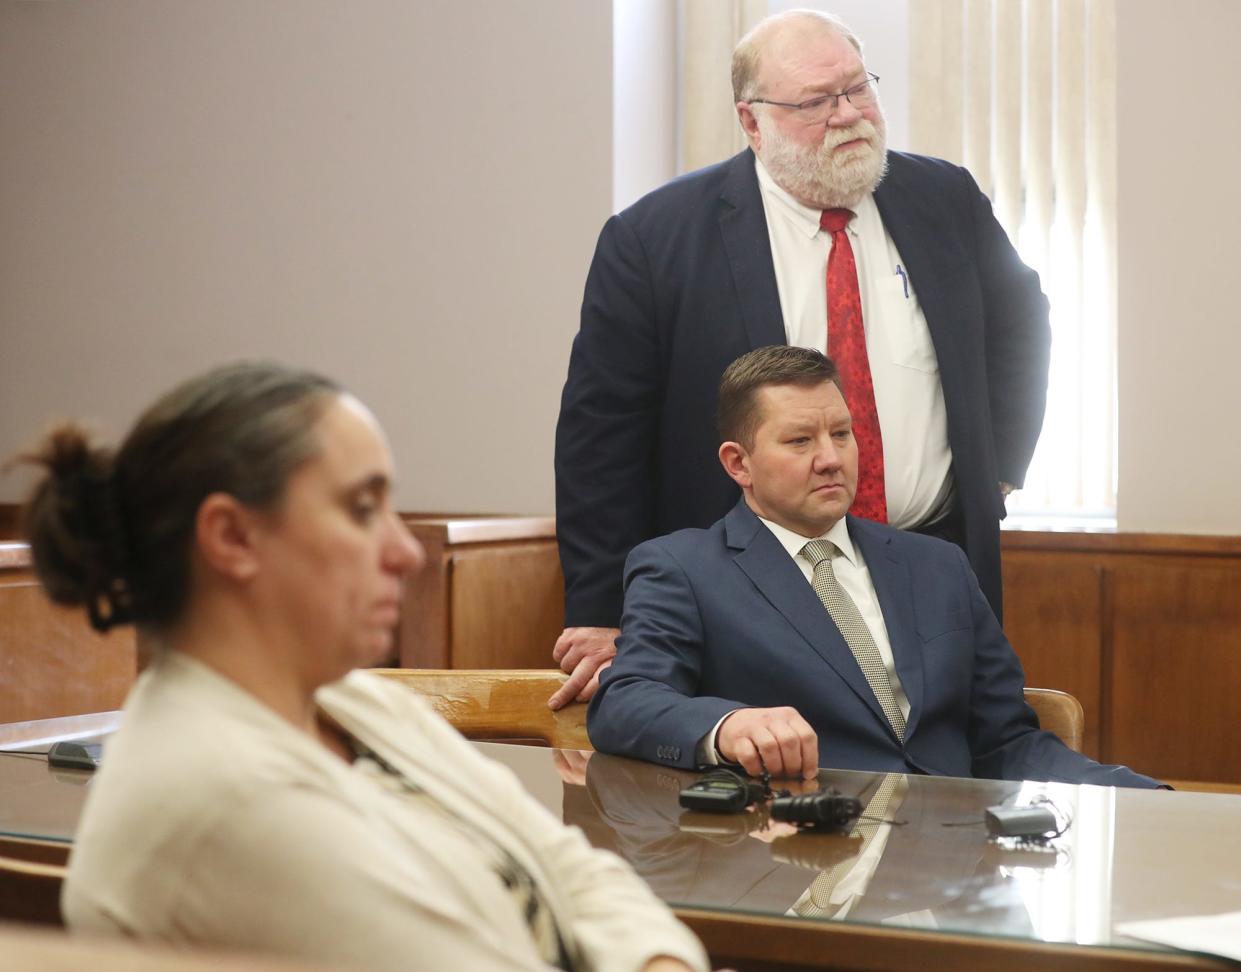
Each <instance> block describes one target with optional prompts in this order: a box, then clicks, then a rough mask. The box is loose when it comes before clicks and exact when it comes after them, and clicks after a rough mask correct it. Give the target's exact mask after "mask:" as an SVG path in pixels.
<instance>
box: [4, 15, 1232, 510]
mask: <svg viewBox="0 0 1241 972" xmlns="http://www.w3.org/2000/svg"><path fill="white" fill-rule="evenodd" d="M618 2H619V3H622V4H627V5H629V6H631V7H632V8H633V11H632V13H633V17H635V18H636V21H634V23H636V25H637V29H635V30H629V32H628V33H627V34H621V33H620V31H621V30H622V29H625V28H623V27H622V20H623V18H622V13H623V11H620V10H618V11H617V17H618V28H617V29H618V34H617V38H616V41H617V47H616V50H617V57H618V58H620V59H621V60H622V61H623V62H624V63H622V64H620V65H619V66H618V76H628V77H629V78H630V81H629V82H628V85H629V88H628V91H629V92H630V94H628V95H627V94H626V93H624V92H621V91H619V90H618V92H617V102H616V105H615V108H614V109H613V101H612V98H613V93H612V82H611V67H612V29H613V21H612V17H613V10H612V5H610V4H604V3H597V2H593V0H592V2H579V0H539V2H538V3H529V4H514V3H509V2H506V0H480V2H476V3H473V4H468V5H466V4H459V3H454V2H449V0H439V2H432V0H420V2H418V3H411V2H407V0H355V2H351V3H344V2H339V0H300V2H299V3H298V4H275V3H265V2H264V3H259V2H251V0H214V2H212V3H210V4H207V3H193V2H189V0H93V2H62V3H23V2H16V0H0V455H7V454H9V453H11V452H12V451H13V450H14V449H16V448H18V447H19V446H21V445H24V444H25V443H27V442H28V441H29V440H30V438H31V437H32V436H33V434H34V433H35V432H37V431H38V430H39V429H40V428H41V427H43V426H44V425H45V423H46V422H47V421H48V420H49V419H50V418H51V417H52V416H55V415H88V416H94V417H96V418H97V419H98V420H99V421H100V424H101V425H103V426H104V427H105V428H106V429H107V430H109V431H112V432H119V431H122V430H123V429H124V427H125V426H126V425H127V424H128V423H129V421H130V420H131V419H132V417H133V415H134V414H135V413H136V411H137V410H138V409H139V408H140V407H141V406H142V405H144V404H146V403H147V402H148V401H149V400H150V399H151V398H152V396H153V395H154V394H156V392H157V391H159V390H161V389H163V388H165V387H167V386H168V385H169V384H170V383H171V382H172V381H174V380H176V379H178V378H180V377H183V376H185V375H187V374H189V373H191V372H194V371H196V370H199V369H200V368H202V367H205V366H206V365H208V364H210V363H213V362H216V361H221V360H225V359H231V358H234V357H237V356H240V355H273V356H279V357H282V358H286V359H289V360H292V361H295V362H298V363H304V364H309V365H312V366H316V367H320V368H323V369H324V370H327V371H329V372H331V373H332V374H335V375H338V376H340V377H341V378H343V379H344V380H345V381H346V382H348V383H350V384H351V385H352V386H353V387H355V389H356V390H357V391H358V392H359V393H360V394H361V395H362V397H363V398H365V399H366V400H367V401H369V402H370V403H371V405H372V406H373V407H374V408H375V409H376V411H377V412H378V413H379V415H380V418H381V420H382V421H383V422H384V424H385V426H386V427H387V428H388V429H389V431H390V433H391V435H392V438H393V442H394V446H395V449H396V452H397V458H398V462H399V463H400V465H401V468H402V471H403V483H402V486H401V489H400V492H399V495H398V502H400V504H401V505H402V506H403V507H405V508H408V509H424V510H425V509H440V510H447V511H467V510H495V511H523V512H551V510H552V485H551V479H552V473H551V453H552V433H553V428H554V423H555V416H556V408H557V400H558V395H559V389H560V385H561V382H562V380H563V373H564V366H565V362H566V361H567V357H568V349H569V344H570V341H571V339H572V335H573V333H574V332H575V330H576V326H577V311H578V305H579V302H580V297H581V288H582V282H583V280H584V277H585V271H586V267H587V265H588V263H589V260H590V255H591V252H592V250H593V246H594V240H595V237H596V234H597V233H598V230H599V227H600V226H601V225H602V222H603V220H604V218H605V217H606V215H607V213H608V212H609V211H611V209H612V205H613V201H614V197H613V191H614V188H615V190H616V193H617V196H616V201H617V203H618V204H623V203H624V202H626V201H628V199H627V198H623V197H631V196H632V195H636V194H637V193H639V192H641V191H644V190H645V189H646V188H649V187H650V186H651V185H653V184H655V183H657V182H658V181H662V174H663V173H664V172H668V174H671V172H670V171H669V166H670V163H669V158H670V156H669V155H668V153H669V152H670V151H672V149H671V148H669V146H672V145H674V144H675V142H674V141H669V140H668V139H667V138H665V137H664V136H663V135H657V134H655V135H653V134H651V132H654V131H655V129H659V130H660V131H666V130H667V126H668V119H669V117H671V115H670V114H669V113H671V112H674V108H673V107H672V106H673V105H674V103H675V100H674V99H675V92H674V85H673V84H672V82H671V81H670V80H669V79H670V78H671V77H672V76H674V71H675V50H674V48H672V47H670V46H669V45H670V44H671V43H672V42H671V41H670V40H669V37H670V36H671V35H670V34H669V30H670V29H672V28H673V27H674V25H672V24H670V21H669V13H668V11H669V8H671V7H672V6H674V5H673V4H672V3H671V2H670V0H667V2H661V0H618ZM907 4H908V0H883V2H882V3H880V2H874V0H841V2H840V3H837V4H835V5H833V7H832V9H835V10H836V11H837V12H838V13H840V14H841V15H842V16H843V17H845V19H846V20H848V21H849V22H850V23H851V24H852V25H853V26H854V27H855V28H856V29H857V30H858V31H859V33H860V34H861V36H862V37H863V38H864V39H865V41H866V44H867V59H868V64H869V65H870V66H871V67H872V69H874V70H875V71H876V72H877V73H879V74H881V75H883V79H884V80H883V88H884V99H885V107H886V110H887V112H888V115H889V125H890V128H891V130H892V136H891V140H892V143H893V145H894V146H897V147H899V146H900V145H901V144H902V141H903V137H904V136H903V134H902V132H903V129H902V128H901V126H902V125H904V124H905V121H904V120H905V119H906V118H907V111H906V109H905V108H904V107H903V105H904V103H905V101H906V100H907V91H906V90H905V89H906V87H907V81H906V80H905V78H904V63H905V55H906V52H907V50H908V43H909V40H908V38H907V31H906V26H905V23H904V20H903V16H902V14H901V11H903V10H906V9H907ZM776 5H778V4H776ZM1117 8H1118V12H1117V16H1118V70H1119V98H1118V102H1119V104H1118V125H1119V157H1120V164H1119V184H1118V192H1119V207H1120V226H1119V229H1120V246H1121V250H1120V268H1119V272H1120V278H1119V282H1120V349H1119V350H1120V385H1119V395H1120V473H1119V475H1120V481H1119V487H1120V497H1119V502H1120V510H1119V520H1120V527H1121V529H1124V530H1139V531H1143V530H1148V531H1149V530H1164V531H1173V532H1180V531H1186V532H1206V533H1223V534H1238V533H1241V513H1239V512H1238V502H1237V494H1238V487H1237V485H1236V484H1237V483H1238V482H1241V447H1239V446H1238V445H1237V444H1236V442H1235V439H1234V435H1233V432H1232V428H1231V425H1232V422H1233V418H1234V416H1236V415H1237V414H1239V413H1241V390H1239V389H1241V382H1239V381H1238V380H1237V378H1236V377H1235V372H1236V370H1237V362H1238V361H1241V327H1239V326H1238V325H1237V322H1236V321H1235V319H1234V318H1235V310H1234V304H1235V300H1234V298H1233V296H1232V288H1231V284H1232V282H1233V281H1234V280H1235V279H1236V277H1237V271H1236V268H1235V263H1236V261H1235V260H1234V259H1233V257H1232V252H1231V251H1232V249H1233V247H1232V246H1231V245H1230V237H1231V236H1232V235H1234V234H1233V232H1232V230H1233V227H1234V226H1235V225H1237V224H1238V223H1241V181H1238V180H1237V179H1236V178H1235V177H1234V175H1233V170H1234V169H1235V168H1236V162H1237V159H1238V157H1239V156H1241V130H1239V129H1238V126H1237V124H1236V121H1235V105H1236V104H1237V103H1238V102H1241V63H1239V62H1238V61H1237V59H1236V57H1235V54H1234V52H1233V51H1232V50H1231V47H1232V46H1234V45H1233V44H1232V39H1233V38H1235V37H1237V36H1241V4H1237V3H1235V2H1233V0H1194V2H1192V3H1185V4H1181V5H1178V6H1177V7H1176V10H1175V12H1174V13H1170V12H1169V11H1170V8H1169V7H1168V5H1167V4H1166V3H1165V2H1164V0H1124V2H1122V3H1118V4H1117ZM1170 18H1171V19H1170ZM1171 24H1175V28H1176V29H1175V32H1172V31H1170V29H1169V28H1170V25H1171ZM631 26H632V25H631ZM644 30H650V31H653V32H656V31H658V32H659V33H658V34H657V35H656V34H654V33H653V34H652V36H651V37H650V38H648V39H647V40H646V41H645V42H644V40H643V37H642V33H641V32H642V31H644ZM673 33H674V30H673ZM1173 35H1174V36H1173ZM670 64H671V65H672V66H671V67H670V66H669V65H670ZM1168 64H1179V65H1182V67H1180V68H1175V69H1169V68H1167V67H1166V65H1168ZM1173 76H1176V77H1182V76H1192V78H1193V83H1192V84H1189V85H1186V84H1179V83H1178V84H1174V83H1170V82H1168V81H1167V79H1168V78H1170V77H1173ZM890 81H891V83H889V82H890ZM635 86H636V87H635ZM660 90H666V91H667V96H668V101H667V103H666V104H665V105H662V106H656V105H655V104H654V103H652V102H650V101H649V99H650V98H652V97H653V96H654V95H655V94H657V93H658V92H659V91H660ZM634 91H636V92H637V97H636V98H635V97H632V92H634ZM627 97H628V98H629V99H630V100H629V101H626V100H625V99H626V98H627ZM644 106H645V108H646V111H645V112H644V111H643V108H644ZM614 113H615V120H616V123H617V127H618V129H619V131H620V132H621V133H622V134H624V133H628V137H629V138H630V141H631V144H633V145H634V146H638V147H642V148H641V151H640V152H639V154H638V155H637V156H633V157H630V158H629V159H627V160H626V159H618V161H617V166H618V168H617V180H616V184H615V187H614V185H613V180H612V164H613V162H612V143H613V138H612V130H613V128H612V126H613V123H614ZM622 116H623V118H629V119H632V121H627V122H624V123H623V124H622ZM642 126H648V127H649V128H650V129H651V132H646V131H639V130H638V129H639V128H641V127H642ZM626 166H628V168H627V169H626V168H625V167H626ZM1199 187H1202V188H1201V190H1200V189H1199ZM20 491H21V482H20V477H16V476H9V477H8V478H7V479H5V480H0V501H3V500H12V499H16V498H17V497H18V495H19V494H20Z"/></svg>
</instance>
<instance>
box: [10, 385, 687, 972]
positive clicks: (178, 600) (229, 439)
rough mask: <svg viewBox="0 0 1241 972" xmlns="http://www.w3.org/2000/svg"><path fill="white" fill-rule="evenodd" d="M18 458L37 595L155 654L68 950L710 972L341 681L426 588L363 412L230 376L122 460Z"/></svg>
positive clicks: (482, 782)
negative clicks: (410, 593) (211, 951)
mask: <svg viewBox="0 0 1241 972" xmlns="http://www.w3.org/2000/svg"><path fill="white" fill-rule="evenodd" d="M27 458H28V459H29V460H30V461H33V462H35V463H36V464H39V465H41V466H42V467H44V469H45V475H44V476H43V477H42V479H41V481H40V482H39V483H38V484H37V485H36V487H35V490H34V493H33V494H32V497H31V499H30V502H29V503H28V505H27V509H26V515H25V524H26V531H27V534H28V536H29V539H30V543H31V548H32V553H33V556H34V559H35V564H36V568H37V570H38V573H39V576H40V578H41V579H42V581H43V583H44V585H45V586H46V588H47V590H48V592H49V593H50V595H51V596H52V597H53V598H54V599H55V600H57V601H59V602H61V603H67V604H80V605H84V606H85V607H86V609H87V612H88V613H89V616H90V620H91V623H92V624H93V625H94V626H95V627H96V628H98V629H99V630H101V631H104V630H107V629H108V628H109V627H112V626H113V625H117V624H122V623H135V624H138V625H141V626H142V627H143V629H144V632H145V633H146V634H147V635H148V636H149V639H148V640H149V641H150V642H151V643H152V644H154V645H155V651H154V657H153V659H152V661H151V663H150V665H149V666H148V667H147V669H146V670H145V671H144V672H143V673H142V675H141V676H140V677H139V679H138V682H137V684H136V685H135V686H134V689H133V691H132V692H131V693H130V696H129V698H128V700H127V701H126V703H125V716H124V719H123V721H122V725H121V728H120V730H119V731H118V732H117V733H116V735H115V736H114V737H113V738H112V739H110V740H109V742H108V745H107V747H106V751H105V758H104V760H103V763H102V766H101V768H100V770H99V773H98V774H97V776H96V778H95V779H94V781H93V782H92V785H91V794H90V797H89V799H88V800H87V804H86V810H85V813H84V816H83V820H82V823H81V826H80V828H79V833H78V839H77V842H76V844H75V846H74V850H73V854H72V857H71V860H70V865H69V876H68V880H67V881H66V885H65V891H64V896H63V900H62V906H63V910H64V913H65V916H66V920H67V922H68V924H69V926H70V927H71V928H72V929H74V930H82V931H89V932H107V933H112V934H117V935H125V936H132V937H139V938H147V939H158V940H163V941H170V942H181V943H191V944H203V945H208V944H210V945H221V946H231V947H240V948H248V949H255V950H262V951H269V952H277V953H283V954H286V955H292V956H300V957H304V958H309V959H314V960H320V961H326V962H329V963H331V964H334V965H339V966H344V967H350V968H364V969H402V970H405V969H437V970H438V969H469V970H472V972H486V970H493V969H494V970H500V969H504V970H511V969H522V970H525V969H531V970H533V969H540V970H542V969H554V968H559V969H595V970H613V969H614V970H617V972H620V970H650V972H654V970H662V969H668V970H684V969H691V968H692V969H702V968H705V967H706V966H705V957H704V955H703V952H702V948H701V946H700V945H699V944H698V942H697V941H696V940H695V939H694V938H693V936H692V935H691V934H690V933H689V932H688V931H687V930H686V929H685V928H684V927H683V926H682V925H681V924H680V923H679V922H678V921H677V920H676V919H675V918H674V917H673V916H672V915H671V913H670V912H669V911H668V910H667V908H666V907H665V906H664V905H662V904H661V903H660V902H659V901H658V900H657V899H655V898H654V896H653V895H652V894H651V893H650V891H649V890H648V889H647V888H646V887H645V885H644V884H642V882H641V881H640V880H639V879H638V878H637V877H636V876H635V875H634V874H633V872H632V871H631V870H630V869H629V868H628V867H627V866H626V865H625V864H624V863H622V862H621V861H620V860H619V859H617V858H616V857H614V856H612V855H610V854H608V853H605V852H602V851H596V850H593V849H592V848H591V847H590V846H589V845H588V844H587V843H586V841H585V840H584V839H583V837H582V835H581V834H580V832H578V831H577V830H576V829H569V828H566V827H564V826H563V825H562V824H561V823H560V822H559V821H558V820H556V819H555V817H554V816H553V815H551V814H550V813H548V812H547V811H546V810H545V809H544V808H543V807H542V806H541V805H539V804H538V803H537V802H535V801H534V800H533V799H532V798H531V797H529V796H528V795H527V794H526V793H525V792H524V791H523V790H522V789H521V787H520V785H519V784H518V783H517V781H516V780H515V779H514V778H513V776H512V775H511V774H510V773H509V772H508V771H507V770H505V769H503V768H502V767H499V766H497V765H495V764H494V763H492V762H490V761H488V760H486V759H485V758H483V757H482V756H481V755H480V754H479V753H478V752H477V751H476V750H475V749H474V748H473V747H472V746H470V745H469V744H468V743H466V742H465V741H464V740H463V739H462V738H461V737H460V736H459V735H458V734H457V733H456V732H455V731H454V730H453V729H452V728H451V727H449V726H448V725H447V724H446V723H445V722H443V721H442V720H441V719H440V718H439V717H437V716H436V715H434V714H433V713H432V712H431V711H430V710H429V709H428V708H427V707H426V706H425V705H424V704H423V703H422V702H421V700H419V699H418V698H417V696H416V695H415V694H414V693H412V692H410V691H408V690H407V689H405V688H402V687H401V686H399V685H394V684H391V683H388V682H386V681H384V680H383V679H380V678H378V677H376V676H374V675H371V674H369V673H366V672H364V671H356V670H355V669H359V668H364V667H366V666H368V665H373V664H376V663H377V662H379V661H380V660H382V659H383V658H385V657H386V656H387V654H388V652H389V651H390V649H391V647H392V637H393V634H392V632H393V628H394V625H395V624H396V621H397V616H398V611H399V607H400V603H401V583H402V577H403V576H404V575H405V574H406V573H408V572H409V571H414V570H417V569H419V568H420V567H421V566H422V563H423V552H422V550H421V548H420V547H419V545H418V543H417V541H416V540H414V539H413V537H411V536H410V535H409V533H408V531H406V529H405V527H404V526H403V524H402V523H401V521H400V520H399V519H398V517H397V515H396V514H395V512H394V511H393V509H392V506H391V490H392V482H393V468H392V460H391V456H390V454H389V450H388V446H387V444H386V442H385V440H384V437H383V433H382V432H381V430H380V429H379V426H378V425H377V424H376V422H375V419H374V417H373V416H372V415H371V414H370V412H369V411H367V409H366V408H365V406H363V405H362V404H361V403H360V402H359V401H358V400H357V399H356V398H353V397H352V396H350V395H349V394H347V393H346V392H344V391H343V390H342V389H340V388H339V387H338V386H337V385H336V384H334V383H333V382H331V381H330V380H328V379H326V378H323V377H320V376H318V375H314V374H309V373H306V372H300V371H294V370H290V369H287V368H283V367H279V366H276V365H268V364H239V365H233V366H229V367H224V368H220V369H217V370H214V371H211V372H209V373H207V374H205V375H203V376H201V377H199V378H196V379H194V380H191V381H189V382H187V383H185V384H183V385H181V386H180V387H178V388H176V389H175V390H173V391H172V392H170V393H169V394H168V395H166V396H165V397H164V398H162V399H161V400H160V401H159V402H157V403H156V404H155V405H154V406H153V407H152V408H151V409H149V410H148V411H147V412H146V414H145V415H143V416H142V417H141V418H140V419H139V421H138V423H137V424H136V425H135V427H134V428H133V430H132V431H131V432H130V434H129V436H128V437H127V438H126V440H125V442H124V443H123V444H122V445H121V447H120V448H119V449H118V450H117V451H115V452H112V451H110V450H107V449H99V448H96V447H93V446H92V445H91V444H90V443H89V442H88V440H87V438H86V436H85V435H84V434H83V433H82V431H81V430H80V429H78V428H76V427H74V426H65V427H62V428H60V429H58V430H56V431H55V432H53V433H52V434H51V435H49V436H48V438H47V440H46V441H45V442H44V443H43V445H42V446H41V447H40V448H39V449H38V450H37V451H36V453H35V454H33V455H32V456H30V457H27Z"/></svg>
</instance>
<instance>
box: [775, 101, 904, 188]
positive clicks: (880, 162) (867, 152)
mask: <svg viewBox="0 0 1241 972" xmlns="http://www.w3.org/2000/svg"><path fill="white" fill-rule="evenodd" d="M758 130H759V135H760V137H761V145H762V149H761V150H760V151H759V153H758V157H759V158H760V159H761V160H762V162H763V165H764V166H765V167H766V169H767V171H768V172H769V173H770V174H771V177H772V179H774V180H775V182H776V185H778V186H779V187H780V188H781V189H783V190H784V191H785V192H787V193H788V194H789V195H790V196H792V197H793V198H794V199H796V200H797V201H798V202H801V203H803V204H805V205H807V206H811V207H813V208H815V209H838V208H845V209H848V208H852V207H854V206H856V205H857V204H858V203H859V202H860V201H861V200H862V197H863V196H865V195H866V194H867V193H868V192H874V190H875V187H876V186H878V185H879V183H880V182H881V181H882V180H883V177H884V176H885V175H886V174H887V171H888V153H887V131H886V127H885V126H884V124H883V121H882V118H881V119H880V121H879V124H877V125H876V124H872V123H871V122H870V121H868V120H866V119H865V118H859V119H858V121H857V123H856V124H854V125H851V126H850V127H849V128H828V129H827V131H826V132H824V134H823V142H822V144H820V145H812V146H803V145H798V144H797V143H796V142H794V141H793V140H792V139H790V138H788V137H786V136H785V134H784V133H783V132H781V131H780V128H779V126H777V125H776V123H775V122H774V121H773V120H772V119H771V118H770V117H768V113H767V112H766V111H764V112H761V113H759V114H758ZM855 138H865V139H867V140H868V141H869V143H870V144H869V145H866V146H862V147H860V148H855V149H851V150H850V151H849V152H847V153H845V154H844V155H837V154H836V153H835V151H834V150H835V148H836V146H837V145H843V144H844V143H845V142H850V141H852V140H853V139H855Z"/></svg>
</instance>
